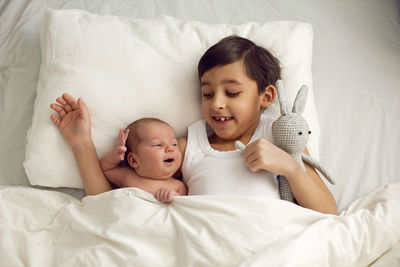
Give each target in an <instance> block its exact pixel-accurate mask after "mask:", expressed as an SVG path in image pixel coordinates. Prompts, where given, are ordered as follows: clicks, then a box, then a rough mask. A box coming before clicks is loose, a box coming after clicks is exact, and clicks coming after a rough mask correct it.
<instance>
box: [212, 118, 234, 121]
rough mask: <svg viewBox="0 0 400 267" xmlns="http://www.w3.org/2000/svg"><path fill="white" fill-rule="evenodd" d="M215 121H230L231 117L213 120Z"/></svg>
mask: <svg viewBox="0 0 400 267" xmlns="http://www.w3.org/2000/svg"><path fill="white" fill-rule="evenodd" d="M215 119H216V120H217V121H227V120H230V119H231V117H222V118H215Z"/></svg>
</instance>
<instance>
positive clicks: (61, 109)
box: [50, 103, 66, 118]
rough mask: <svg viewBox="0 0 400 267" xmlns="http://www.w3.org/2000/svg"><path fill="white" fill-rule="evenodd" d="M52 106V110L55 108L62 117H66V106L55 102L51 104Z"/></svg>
mask: <svg viewBox="0 0 400 267" xmlns="http://www.w3.org/2000/svg"><path fill="white" fill-rule="evenodd" d="M50 108H51V109H52V110H54V111H55V112H57V114H58V115H59V116H60V118H62V117H64V116H65V114H66V112H65V110H64V108H63V107H62V106H59V105H57V104H54V103H53V104H51V105H50Z"/></svg>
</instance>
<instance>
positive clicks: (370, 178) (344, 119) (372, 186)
mask: <svg viewBox="0 0 400 267" xmlns="http://www.w3.org/2000/svg"><path fill="white" fill-rule="evenodd" d="M49 9H53V10H79V12H81V11H83V12H89V13H91V14H96V15H99V16H102V15H109V16H113V17H118V18H127V19H137V20H143V22H146V23H148V22H150V23H152V21H159V20H160V19H161V18H162V17H163V16H168V18H167V19H166V20H164V22H163V23H167V24H168V21H169V22H170V23H176V21H175V20H179V21H186V22H189V21H191V22H193V21H198V22H201V23H207V24H213V25H217V24H218V25H220V24H221V23H222V24H223V23H225V24H226V23H229V24H230V25H242V24H245V23H247V22H255V23H259V24H262V23H267V22H273V21H296V22H301V23H306V24H307V25H311V27H312V33H313V34H312V65H311V72H312V76H310V77H311V79H310V81H308V82H309V83H310V84H311V85H312V87H313V91H312V92H313V94H312V95H311V98H310V97H309V99H308V101H312V103H313V104H314V105H315V106H314V109H315V112H314V113H315V114H316V116H317V121H316V122H315V123H317V124H316V125H317V126H318V135H319V136H318V139H315V140H316V141H317V144H315V145H314V147H315V148H316V150H315V151H313V153H312V155H313V156H314V157H316V158H318V159H319V161H320V163H321V165H322V166H324V167H325V168H326V169H327V170H328V171H329V172H330V173H331V175H332V177H334V179H335V181H336V185H335V186H330V185H329V184H328V186H329V189H330V190H331V191H332V193H333V195H334V197H335V199H336V202H337V205H338V208H339V213H340V215H339V216H330V215H323V214H320V213H317V212H313V211H310V210H306V209H302V208H301V207H297V206H295V205H293V204H291V203H285V202H283V201H266V200H264V199H259V198H252V197H242V196H240V197H231V196H225V197H219V196H213V197H205V196H189V197H178V198H176V200H175V201H174V203H173V204H171V205H165V204H160V203H157V201H156V200H155V199H154V198H153V197H152V196H151V195H149V194H146V192H143V191H141V190H138V189H135V188H126V189H118V190H113V191H110V192H107V193H104V194H101V195H99V196H89V197H85V194H84V191H83V190H82V189H79V185H78V186H74V185H72V186H65V187H60V186H56V185H55V186H43V185H42V186H41V185H40V183H37V184H36V185H31V184H34V183H32V181H30V180H29V179H28V176H30V175H31V172H29V171H27V169H29V168H28V167H27V166H28V165H27V164H26V163H25V162H26V161H27V160H28V159H27V154H29V153H27V139H29V135H30V134H31V133H29V132H32V130H31V131H30V129H32V128H31V127H32V122H33V118H34V116H32V114H34V113H35V112H36V110H37V109H38V107H36V106H37V105H38V104H36V106H35V102H36V103H38V100H37V98H38V97H37V96H38V95H39V94H38V93H37V88H38V81H39V75H41V71H42V70H41V63H42V62H43V58H42V55H43V54H44V53H43V51H42V50H41V40H42V41H43V39H40V38H41V35H40V31H41V25H42V24H41V22H42V18H43V17H44V15H45V14H46V12H47V11H48V10H49ZM399 14H400V3H399V2H398V1H394V0H393V1H372V0H371V1H361V0H359V1H356V0H351V1H328V0H326V1H325V0H324V1H318V2H317V1H307V0H302V1H295V2H294V1H286V0H285V1H272V0H271V1H269V0H268V1H261V0H260V1H257V0H251V1H213V0H208V1H178V0H173V1H161V0H159V1H157V0H154V1H144V0H143V1H139V0H138V1H127V0H118V1H74V0H54V1H51V0H48V1H46V0H41V1H40V0H32V1H28V0H26V1H24V0H16V1H7V0H6V1H2V2H0V129H1V130H0V150H1V151H0V186H1V188H0V266H94V265H99V266H239V265H240V266H367V265H371V266H397V265H400V245H399V241H400V210H399V209H398V206H399V204H400V164H399V160H398V151H399V149H400V141H399V138H398V137H399V136H400V123H399V121H400V120H399V119H400V117H399V114H400V106H399V104H398V103H399V101H400V91H399V90H400V89H399V85H400V76H399V73H400V17H399ZM165 21H166V22H165ZM42 27H43V26H42ZM42 43H43V42H42ZM42 73H43V71H42ZM49 112H50V111H49ZM36 113H37V112H36ZM49 114H50V113H49ZM108 122H109V123H110V124H111V123H112V122H113V120H112V119H111V118H109V119H108ZM124 123H125V122H124ZM115 127H117V125H116V126H115ZM99 136H100V135H99ZM99 138H100V137H99ZM101 140H102V139H99V141H101ZM56 141H57V140H56ZM56 141H55V142H56ZM57 142H60V140H58V141H57ZM28 147H29V146H28ZM60 147H61V148H62V149H64V147H62V145H60ZM61 148H60V149H61ZM30 151H32V149H31V150H30ZM30 156H32V153H30ZM33 157H35V156H34V155H33ZM36 160H37V161H39V162H40V160H41V158H40V157H39V156H38V157H36ZM53 160H54V155H53ZM63 160H64V159H62V158H57V161H59V162H62V161H63ZM37 166H38V165H34V167H35V168H37ZM42 168H43V170H44V173H46V172H48V170H49V169H51V168H50V166H48V165H46V164H43V166H42ZM31 169H32V166H31ZM51 176H52V174H51V175H47V176H46V175H45V176H43V175H41V177H40V178H41V179H42V180H46V179H51ZM74 187H78V188H74ZM227 203H229V204H227ZM288 214H290V216H288Z"/></svg>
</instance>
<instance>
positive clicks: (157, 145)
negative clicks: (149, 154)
mask: <svg viewBox="0 0 400 267" xmlns="http://www.w3.org/2000/svg"><path fill="white" fill-rule="evenodd" d="M154 146H156V147H160V146H162V144H155V145H154Z"/></svg>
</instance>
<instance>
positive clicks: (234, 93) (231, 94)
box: [226, 91, 240, 97]
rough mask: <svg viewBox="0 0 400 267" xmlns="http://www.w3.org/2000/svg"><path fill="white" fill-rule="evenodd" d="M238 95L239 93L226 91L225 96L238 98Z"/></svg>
mask: <svg viewBox="0 0 400 267" xmlns="http://www.w3.org/2000/svg"><path fill="white" fill-rule="evenodd" d="M239 94H240V92H229V91H226V95H227V96H229V97H235V96H238V95H239Z"/></svg>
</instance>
